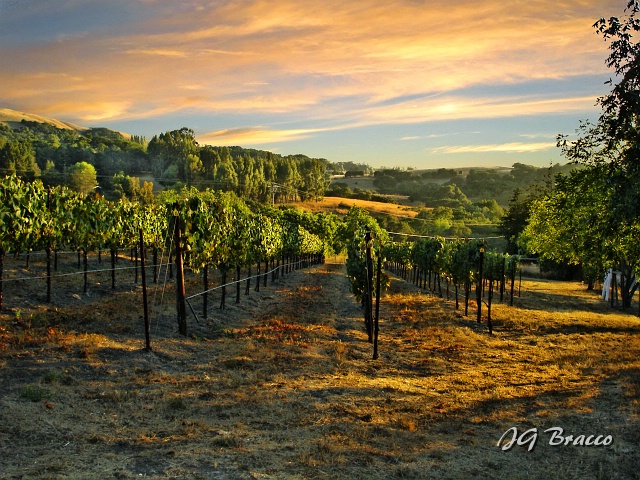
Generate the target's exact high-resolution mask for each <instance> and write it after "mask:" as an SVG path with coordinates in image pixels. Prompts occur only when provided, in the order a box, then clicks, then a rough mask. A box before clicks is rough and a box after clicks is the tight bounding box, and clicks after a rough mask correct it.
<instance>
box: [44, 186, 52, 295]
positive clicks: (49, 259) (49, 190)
mask: <svg viewBox="0 0 640 480" xmlns="http://www.w3.org/2000/svg"><path fill="white" fill-rule="evenodd" d="M47 214H48V215H50V214H51V188H50V187H47ZM45 252H46V254H47V303H51V243H50V242H47V245H46V248H45Z"/></svg>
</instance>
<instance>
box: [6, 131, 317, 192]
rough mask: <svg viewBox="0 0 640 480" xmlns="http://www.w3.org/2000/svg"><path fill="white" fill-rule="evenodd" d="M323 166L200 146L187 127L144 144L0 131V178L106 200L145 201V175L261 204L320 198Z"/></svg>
mask: <svg viewBox="0 0 640 480" xmlns="http://www.w3.org/2000/svg"><path fill="white" fill-rule="evenodd" d="M328 163H329V162H328V161H327V160H325V159H320V158H310V157H307V156H305V155H287V156H283V155H278V154H275V153H271V152H266V151H261V150H254V149H245V148H241V147H212V146H209V145H199V144H198V142H197V140H196V138H195V134H194V132H193V130H191V129H188V128H182V129H179V130H174V131H170V132H165V133H162V134H160V135H155V136H153V138H151V140H150V141H147V140H146V139H145V138H143V137H139V136H132V137H130V138H128V139H127V138H125V137H124V136H123V135H122V134H120V133H118V132H114V131H112V130H109V129H106V128H92V129H88V130H86V131H76V130H70V129H69V130H67V129H60V128H57V127H55V126H53V125H50V124H47V123H38V122H29V121H22V122H21V123H20V125H19V126H18V127H17V128H10V127H8V126H6V125H0V175H2V176H4V175H17V176H18V177H20V178H22V179H25V180H34V179H36V178H39V179H41V180H42V181H43V183H44V184H45V185H48V186H54V185H66V186H69V187H70V188H72V189H74V190H76V191H79V192H81V193H85V194H86V193H88V192H90V191H92V190H94V189H96V188H97V189H98V190H99V191H101V192H102V193H103V194H105V195H106V196H107V197H111V198H120V197H127V198H130V199H131V198H133V199H142V200H145V199H146V200H149V197H150V195H151V192H152V189H153V188H152V187H153V185H152V183H151V182H148V184H147V185H145V184H144V181H141V179H140V176H144V177H148V176H150V175H149V174H151V175H152V176H153V178H154V179H155V180H156V181H157V182H160V183H161V184H162V185H164V186H172V187H175V188H178V189H179V188H180V187H182V186H196V187H198V188H199V189H201V190H204V189H206V188H215V189H217V190H223V191H232V192H235V193H236V194H238V195H239V196H241V197H243V198H247V199H252V200H257V201H262V202H267V201H292V200H308V199H318V198H320V197H322V196H323V195H324V193H325V190H326V188H327V186H328V185H329V178H328V174H327V166H328Z"/></svg>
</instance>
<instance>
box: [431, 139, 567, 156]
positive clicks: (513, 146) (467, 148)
mask: <svg viewBox="0 0 640 480" xmlns="http://www.w3.org/2000/svg"><path fill="white" fill-rule="evenodd" d="M554 148H556V143H555V142H554V143H521V142H512V143H502V144H491V145H463V146H460V145H459V146H446V147H438V148H434V149H432V150H431V151H432V153H443V154H451V153H527V152H541V151H545V150H551V149H554Z"/></svg>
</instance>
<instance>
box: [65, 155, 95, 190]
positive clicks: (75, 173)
mask: <svg viewBox="0 0 640 480" xmlns="http://www.w3.org/2000/svg"><path fill="white" fill-rule="evenodd" d="M67 173H68V179H67V184H68V186H69V188H71V189H72V190H75V191H76V192H80V193H81V194H83V195H87V194H88V193H90V192H92V191H93V190H94V189H95V188H96V186H97V185H98V180H97V173H96V169H95V168H94V167H93V165H91V164H90V163H87V162H78V163H76V164H74V165H72V166H71V167H70V168H69V171H68V172H67Z"/></svg>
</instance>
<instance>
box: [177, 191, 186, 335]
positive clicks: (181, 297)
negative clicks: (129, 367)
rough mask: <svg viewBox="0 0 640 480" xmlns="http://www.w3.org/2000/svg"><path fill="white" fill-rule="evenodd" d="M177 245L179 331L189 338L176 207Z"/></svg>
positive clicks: (178, 218)
mask: <svg viewBox="0 0 640 480" xmlns="http://www.w3.org/2000/svg"><path fill="white" fill-rule="evenodd" d="M174 208H175V213H174V219H175V222H176V227H175V232H176V233H175V244H176V311H177V314H178V331H179V332H180V333H181V334H182V335H184V336H187V303H186V300H185V290H184V265H183V262H182V232H181V226H180V215H179V213H180V212H179V210H178V209H179V206H178V204H177V203H176V204H175V205H174Z"/></svg>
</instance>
